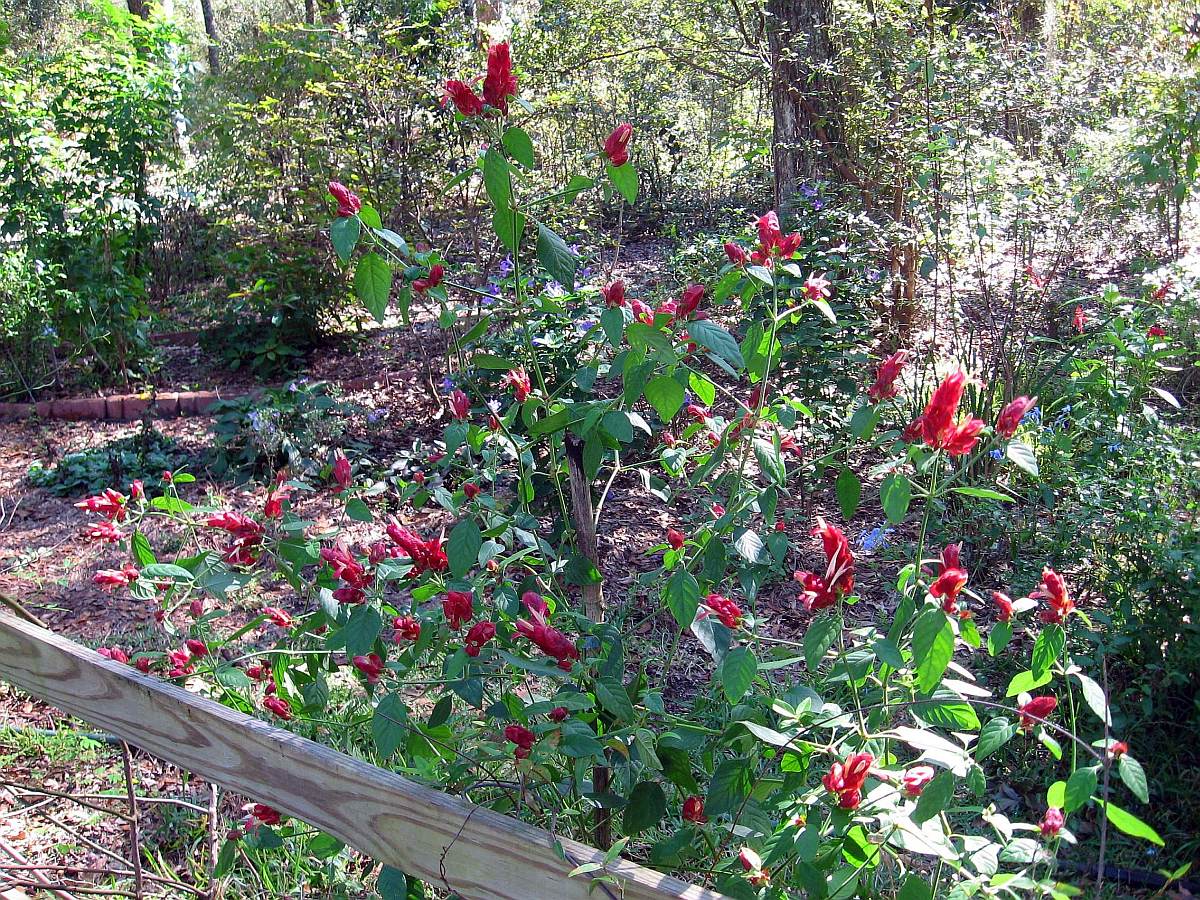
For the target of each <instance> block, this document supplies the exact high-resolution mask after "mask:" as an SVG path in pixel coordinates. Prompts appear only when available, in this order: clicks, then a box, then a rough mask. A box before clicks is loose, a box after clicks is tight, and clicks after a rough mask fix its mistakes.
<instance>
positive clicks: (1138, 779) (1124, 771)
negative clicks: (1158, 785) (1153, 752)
mask: <svg viewBox="0 0 1200 900" xmlns="http://www.w3.org/2000/svg"><path fill="white" fill-rule="evenodd" d="M1117 774H1118V775H1120V776H1121V780H1122V781H1123V782H1125V787H1127V788H1129V790H1130V791H1132V792H1133V796H1135V797H1137V798H1138V799H1139V800H1141V801H1142V802H1143V803H1149V802H1150V786H1149V785H1148V784H1147V782H1146V772H1145V770H1144V769H1143V768H1142V764H1141V763H1140V762H1138V761H1137V760H1136V759H1134V758H1133V757H1132V756H1130V755H1129V754H1128V753H1126V754H1124V755H1123V756H1122V757H1121V758H1120V759H1119V760H1118V761H1117Z"/></svg>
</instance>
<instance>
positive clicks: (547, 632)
mask: <svg viewBox="0 0 1200 900" xmlns="http://www.w3.org/2000/svg"><path fill="white" fill-rule="evenodd" d="M521 603H522V605H524V607H525V608H526V609H527V610H528V611H529V615H530V618H529V619H517V631H518V632H519V633H520V634H521V635H522V636H523V637H526V638H528V639H529V640H530V641H532V642H533V643H534V644H535V645H536V646H537V648H538V649H539V650H541V651H542V652H543V653H545V654H546V655H547V656H552V657H554V659H556V660H557V661H558V667H559V668H560V669H562V670H563V671H570V669H571V662H572V660H576V659H579V651H578V650H576V649H575V644H574V642H572V641H571V639H570V638H568V637H567V636H566V635H565V634H563V633H562V632H561V631H559V630H558V629H557V628H553V627H551V626H550V624H549V623H548V621H547V618H546V616H547V613H548V611H549V607H548V606H547V605H546V601H545V600H543V599H542V597H541V596H540V595H539V594H537V593H535V592H534V591H526V592H525V593H524V594H522V595H521Z"/></svg>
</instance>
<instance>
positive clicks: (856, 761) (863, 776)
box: [821, 753, 875, 809]
mask: <svg viewBox="0 0 1200 900" xmlns="http://www.w3.org/2000/svg"><path fill="white" fill-rule="evenodd" d="M874 762H875V757H873V756H872V755H871V754H870V753H855V754H854V755H853V756H850V757H848V758H847V759H846V762H845V763H840V762H835V763H834V764H833V765H832V766H830V767H829V773H828V774H827V775H826V776H825V777H824V778H822V779H821V783H822V784H823V785H825V790H827V791H829V792H830V793H833V794H837V796H838V806H840V807H841V808H842V809H855V808H856V807H857V806H858V804H860V803H862V789H863V784H864V783H865V782H866V780H867V775H869V774H870V772H871V764H872V763H874Z"/></svg>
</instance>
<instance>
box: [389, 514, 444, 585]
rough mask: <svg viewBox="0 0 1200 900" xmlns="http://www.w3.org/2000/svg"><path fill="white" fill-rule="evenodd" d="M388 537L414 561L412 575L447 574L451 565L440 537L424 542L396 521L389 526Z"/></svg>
mask: <svg viewBox="0 0 1200 900" xmlns="http://www.w3.org/2000/svg"><path fill="white" fill-rule="evenodd" d="M387 536H388V537H389V538H391V539H392V543H394V544H395V545H396V546H397V547H399V548H400V549H401V551H403V553H404V555H405V556H407V557H408V558H409V559H411V560H412V564H413V567H412V572H411V573H410V574H412V575H414V576H415V575H420V574H421V573H422V572H445V571H446V569H447V568H448V567H449V565H450V562H449V560H447V559H446V551H445V550H443V549H442V539H441V538H440V537H437V538H430V539H429V540H427V541H425V540H422V539H421V538H419V537H417V535H415V534H413V533H412V532H411V531H409V530H408V529H407V528H401V527H400V524H399V523H398V522H397V521H396V520H395V519H393V520H392V521H391V522H390V523H389V524H388V527H387Z"/></svg>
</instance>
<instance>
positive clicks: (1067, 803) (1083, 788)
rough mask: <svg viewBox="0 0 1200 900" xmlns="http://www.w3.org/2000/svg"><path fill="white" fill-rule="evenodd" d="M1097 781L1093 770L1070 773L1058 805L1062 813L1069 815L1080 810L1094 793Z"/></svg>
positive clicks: (1079, 770)
mask: <svg viewBox="0 0 1200 900" xmlns="http://www.w3.org/2000/svg"><path fill="white" fill-rule="evenodd" d="M1097 781H1098V779H1097V777H1096V770H1095V769H1091V768H1088V769H1076V770H1075V771H1074V772H1072V773H1071V777H1070V778H1068V779H1067V784H1066V787H1065V789H1064V791H1063V802H1062V803H1061V804H1059V805H1060V806H1061V807H1062V810H1063V812H1065V813H1067V814H1070V813H1073V812H1075V810H1077V809H1081V808H1082V807H1083V805H1084V804H1085V803H1087V802H1088V800H1089V799H1090V798H1091V796H1092V794H1094V793H1095V792H1096V783H1097Z"/></svg>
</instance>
